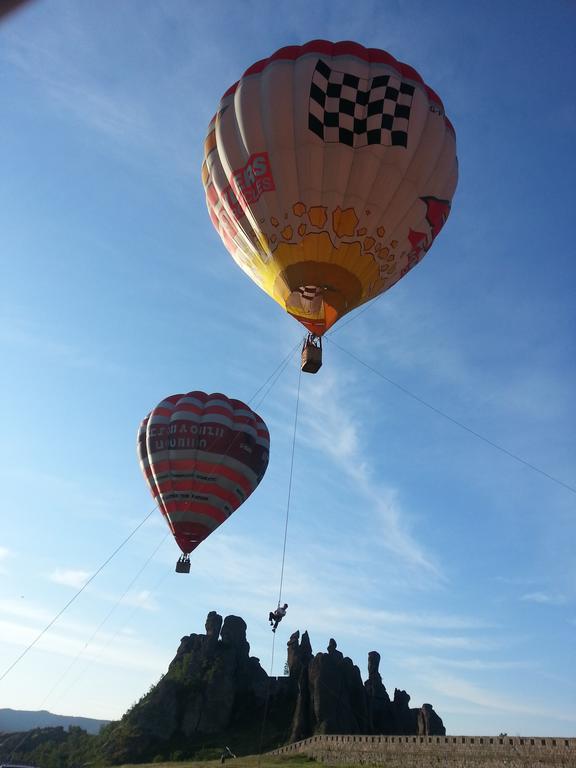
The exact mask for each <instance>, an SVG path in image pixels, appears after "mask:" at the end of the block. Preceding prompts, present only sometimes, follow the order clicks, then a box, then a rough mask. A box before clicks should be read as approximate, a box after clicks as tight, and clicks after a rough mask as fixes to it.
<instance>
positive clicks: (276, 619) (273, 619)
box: [268, 603, 288, 632]
mask: <svg viewBox="0 0 576 768" xmlns="http://www.w3.org/2000/svg"><path fill="white" fill-rule="evenodd" d="M287 608H288V603H284V605H283V606H281V605H280V603H278V608H276V610H275V611H270V613H269V614H268V621H269V622H270V626H271V627H272V632H276V630H277V629H278V624H280V622H281V621H282V619H283V618H284V616H286V609H287Z"/></svg>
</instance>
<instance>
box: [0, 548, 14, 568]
mask: <svg viewBox="0 0 576 768" xmlns="http://www.w3.org/2000/svg"><path fill="white" fill-rule="evenodd" d="M12 556H13V552H12V551H11V550H9V549H8V547H0V575H2V574H5V573H6V572H7V569H6V567H5V563H6V562H7V561H8V560H9V559H10V558H11V557H12Z"/></svg>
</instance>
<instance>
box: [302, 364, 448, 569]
mask: <svg viewBox="0 0 576 768" xmlns="http://www.w3.org/2000/svg"><path fill="white" fill-rule="evenodd" d="M347 383H348V384H350V382H347ZM349 391H350V387H349V386H348V392H349ZM307 399H308V406H309V407H308V409H307V413H308V414H309V415H308V416H304V417H303V422H304V423H303V425H302V429H300V432H299V434H300V435H303V438H302V439H304V440H305V441H306V442H307V443H308V444H309V446H310V447H314V448H316V449H317V450H319V451H321V452H322V453H323V454H324V455H325V456H326V455H327V456H329V457H330V458H331V459H332V461H333V462H334V463H335V464H336V465H337V466H338V468H339V469H340V471H341V472H342V474H343V475H344V476H345V477H347V478H348V480H349V481H350V482H351V483H353V484H354V487H355V489H356V493H357V494H358V495H359V496H360V497H362V498H363V500H364V503H367V504H368V508H369V509H370V510H371V511H372V514H373V515H375V519H376V521H377V523H378V525H377V528H376V530H377V531H379V537H378V538H379V542H380V544H381V546H382V547H383V548H385V549H386V550H388V552H389V553H390V554H391V555H393V556H394V557H396V558H397V559H398V560H399V561H400V562H402V563H403V565H404V566H405V567H407V568H409V569H411V570H412V571H414V572H416V573H421V574H425V575H426V577H427V578H428V579H429V580H430V582H431V583H436V584H440V583H442V582H444V581H445V575H444V573H443V570H442V568H441V566H440V564H439V563H438V562H436V561H435V559H434V557H433V555H432V554H431V553H430V552H428V551H427V550H426V548H425V547H424V545H423V544H421V543H420V542H418V541H417V539H416V537H415V536H414V534H413V532H412V531H411V530H410V525H409V521H408V515H407V514H406V511H405V510H404V509H403V507H402V504H401V501H400V496H399V493H398V491H397V489H395V488H394V487H392V486H390V485H386V484H385V482H383V481H380V480H377V479H374V477H373V469H372V467H371V465H370V458H369V456H367V455H365V454H364V452H363V450H362V448H361V440H360V433H361V431H362V429H363V428H364V424H363V421H362V417H361V416H360V414H361V412H362V408H361V406H360V403H354V402H353V401H352V400H351V398H350V396H349V395H348V396H347V397H346V398H344V395H343V390H341V389H340V387H339V385H338V380H337V378H336V376H335V375H334V374H326V375H324V376H323V378H322V379H321V380H320V381H319V382H318V383H317V384H316V386H315V387H314V390H313V392H309V393H308V395H307Z"/></svg>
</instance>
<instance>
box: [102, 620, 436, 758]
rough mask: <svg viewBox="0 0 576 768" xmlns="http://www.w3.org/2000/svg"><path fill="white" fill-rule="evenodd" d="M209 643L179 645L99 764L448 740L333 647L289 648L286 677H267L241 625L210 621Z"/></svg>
mask: <svg viewBox="0 0 576 768" xmlns="http://www.w3.org/2000/svg"><path fill="white" fill-rule="evenodd" d="M205 629H206V633H205V634H191V635H188V636H186V637H183V638H182V640H181V641H180V645H179V647H178V650H177V652H176V656H175V657H174V659H173V660H172V662H171V663H170V665H169V667H168V670H167V672H166V674H165V675H164V676H163V677H162V679H161V680H160V681H159V682H158V683H157V684H156V685H155V686H153V687H152V688H151V689H150V691H149V692H148V693H147V694H146V695H145V696H144V697H143V698H142V699H141V700H140V701H139V702H138V703H137V704H135V705H134V707H132V709H130V710H129V711H128V712H127V713H126V714H125V715H124V717H123V718H122V719H121V720H120V721H119V722H118V723H113V724H111V725H110V726H108V727H107V728H106V732H105V734H104V735H103V736H104V738H103V744H102V756H103V758H104V759H105V760H106V761H107V762H111V763H129V762H143V761H149V760H155V759H159V758H162V759H168V758H170V757H173V756H174V755H177V756H178V758H184V757H192V756H194V755H195V754H196V753H198V751H199V750H202V751H203V753H204V754H205V753H206V749H210V748H212V749H214V750H216V749H217V748H221V747H222V745H224V744H229V745H230V746H231V748H232V750H233V751H234V752H236V754H246V753H250V752H255V751H259V750H260V749H264V750H265V749H269V748H272V747H275V746H278V745H279V744H283V743H286V742H288V741H297V740H300V739H303V738H306V737H308V736H311V735H313V734H324V733H325V734H329V733H339V734H368V733H379V734H389V733H395V734H423V735H434V734H444V733H445V730H444V726H443V724H442V720H441V719H440V718H439V717H438V715H437V714H436V713H435V712H434V710H433V709H432V707H431V706H430V705H429V704H425V705H424V706H423V707H422V709H421V710H418V709H411V708H410V707H409V701H410V696H409V695H408V694H407V693H406V692H405V691H400V690H398V689H396V690H395V692H394V699H393V700H392V701H391V700H390V697H389V696H388V693H387V691H386V688H385V687H384V684H383V683H382V678H381V676H380V672H379V664H380V655H379V654H378V653H377V652H376V651H372V652H371V653H370V654H369V655H368V680H367V681H366V682H365V683H363V682H362V677H361V674H360V670H359V669H358V667H357V666H355V664H354V663H353V661H352V660H351V659H350V658H348V657H345V656H344V655H343V653H342V652H341V651H339V650H338V647H337V643H336V641H335V640H334V639H333V638H332V639H330V642H329V644H328V648H327V651H326V652H325V653H317V654H316V655H314V654H313V651H312V646H311V643H310V638H309V636H308V633H307V632H304V633H303V635H302V637H300V633H299V632H294V633H293V634H292V635H291V637H290V639H289V641H288V644H287V664H288V672H289V674H288V676H287V677H278V678H269V677H268V675H267V674H266V672H265V671H264V670H263V669H262V667H261V666H260V662H259V660H258V659H257V658H255V657H253V656H250V646H249V644H248V641H247V639H246V623H245V622H244V620H243V619H242V618H240V617H239V616H227V617H226V618H225V619H224V621H223V620H222V616H220V615H219V614H217V613H216V612H215V611H211V612H210V613H209V614H208V617H207V619H206V624H205Z"/></svg>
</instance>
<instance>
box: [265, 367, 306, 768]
mask: <svg viewBox="0 0 576 768" xmlns="http://www.w3.org/2000/svg"><path fill="white" fill-rule="evenodd" d="M301 382H302V370H300V371H299V372H298V389H297V392H296V408H295V410H294V429H293V432H292V451H291V456H290V475H289V479H288V498H287V501H286V516H285V522H284V543H283V545H282V566H281V568H280V589H279V591H278V607H280V602H281V600H282V587H283V585H284V566H285V564H286V542H287V541H288V521H289V519H290V501H291V498H292V480H293V477H294V455H295V452H296V433H297V428H298V410H299V406H300V384H301ZM275 647H276V632H272V654H271V660H270V674H269V675H268V683H267V685H266V700H265V702H264V714H263V715H262V728H261V731H260V744H259V747H258V768H260V760H261V757H262V746H263V744H264V732H265V729H266V721H267V719H268V705H269V701H270V681H271V679H272V673H273V672H274V649H275Z"/></svg>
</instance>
